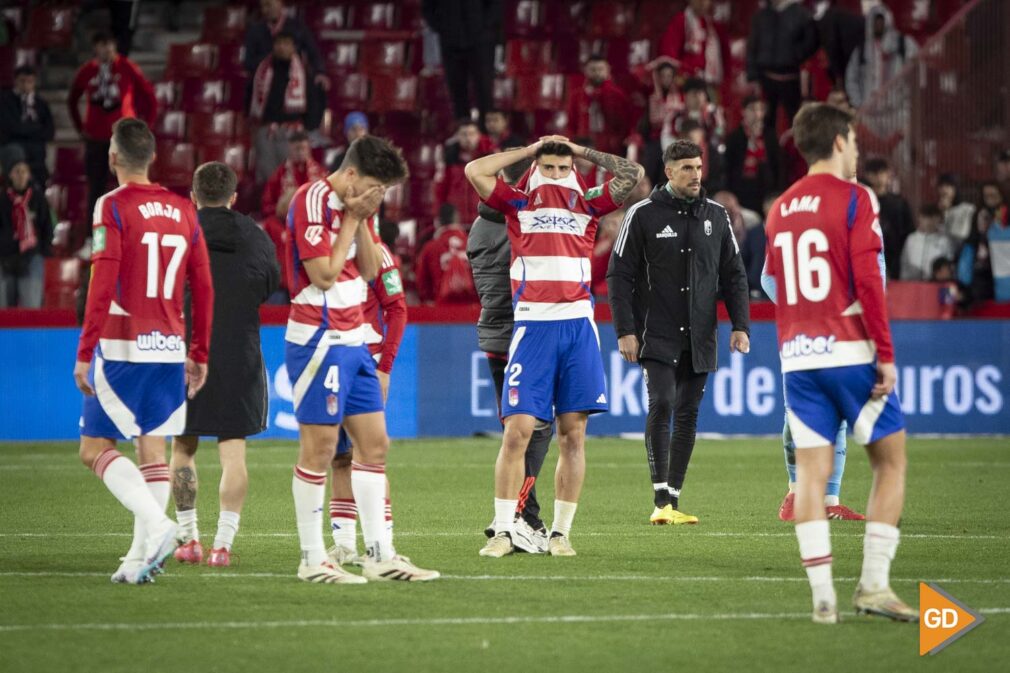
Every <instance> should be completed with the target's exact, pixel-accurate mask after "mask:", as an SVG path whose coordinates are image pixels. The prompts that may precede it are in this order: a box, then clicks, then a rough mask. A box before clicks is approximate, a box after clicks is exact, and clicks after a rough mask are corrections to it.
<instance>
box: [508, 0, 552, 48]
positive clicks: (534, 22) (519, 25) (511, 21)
mask: <svg viewBox="0 0 1010 673" xmlns="http://www.w3.org/2000/svg"><path fill="white" fill-rule="evenodd" d="M546 4H547V3H546V2H544V1H543V0H510V1H509V2H508V3H507V4H506V5H505V36H506V37H507V38H525V39H529V38H538V37H542V36H543V34H544V22H545V20H546V7H545V5H546Z"/></svg>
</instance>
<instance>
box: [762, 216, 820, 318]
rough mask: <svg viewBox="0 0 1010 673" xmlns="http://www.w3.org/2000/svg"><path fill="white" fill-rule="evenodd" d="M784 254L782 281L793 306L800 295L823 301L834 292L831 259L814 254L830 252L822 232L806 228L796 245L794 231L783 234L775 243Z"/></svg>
mask: <svg viewBox="0 0 1010 673" xmlns="http://www.w3.org/2000/svg"><path fill="white" fill-rule="evenodd" d="M773 245H774V246H775V247H776V248H778V249H779V250H780V251H781V255H782V280H783V281H784V282H785V286H786V303H787V304H789V305H790V306H792V305H793V304H795V303H796V302H797V300H798V297H797V292H796V290H797V287H798V288H799V294H802V295H803V298H804V299H806V300H807V301H809V302H819V301H824V300H825V299H826V298H827V296H828V294H830V293H831V267H830V266H829V265H828V260H826V259H825V258H824V257H818V256H817V255H816V254H815V253H818V252H821V253H823V252H827V251H828V237H827V236H825V235H824V232H823V231H821V230H820V229H807V230H806V231H804V232H803V233H802V234H800V237H799V239H798V240H797V241H796V245H795V246H794V245H793V232H791V231H783V232H780V233H778V234H777V235H776V236H775V241H774V244H773Z"/></svg>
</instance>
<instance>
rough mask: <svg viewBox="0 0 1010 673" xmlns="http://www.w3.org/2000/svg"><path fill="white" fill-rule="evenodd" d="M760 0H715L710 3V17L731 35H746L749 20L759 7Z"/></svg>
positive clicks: (748, 28)
mask: <svg viewBox="0 0 1010 673" xmlns="http://www.w3.org/2000/svg"><path fill="white" fill-rule="evenodd" d="M760 4H761V3H760V0H715V1H714V2H713V3H712V18H713V20H714V21H715V22H716V23H717V24H719V25H721V26H722V27H723V28H724V30H725V31H726V35H727V36H728V37H730V38H733V37H747V35H749V34H750V22H751V19H752V18H754V14H755V13H756V12H757V11H758V9H760Z"/></svg>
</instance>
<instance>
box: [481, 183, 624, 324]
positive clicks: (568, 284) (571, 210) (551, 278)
mask: <svg viewBox="0 0 1010 673" xmlns="http://www.w3.org/2000/svg"><path fill="white" fill-rule="evenodd" d="M486 203H487V205H488V206H490V207H491V208H494V209H495V210H497V211H500V212H502V213H504V214H505V217H506V219H507V222H508V236H509V243H510V244H511V246H512V265H511V269H510V273H509V275H510V277H511V279H512V308H513V310H514V311H515V319H516V320H571V319H574V318H590V319H591V318H592V317H593V295H592V290H591V285H592V277H593V274H592V263H591V258H592V254H593V246H594V244H595V242H596V229H597V227H598V226H599V222H598V220H597V218H598V217H600V216H603V215H606V214H607V213H610V212H613V211H615V210H617V209H618V208H619V207H620V206H619V205H618V204H617V203H615V202H614V200H613V199H612V198H611V196H610V183H604V184H603V185H601V186H599V187H594V188H592V189H590V190H587V191H583V189H582V186H581V184H580V182H579V181H578V179H577V178H576V176H574V175H569V176H568V178H566V179H564V180H550V179H547V178H544V177H542V176H541V175H540V174H539V172H538V171H537V169H536V167H535V166H534V167H533V169H532V172H531V174H530V180H529V183H528V192H524V191H522V190H520V189H518V188H517V187H512V186H510V185H509V184H508V183H506V182H505V181H503V180H501V179H499V180H498V183H497V184H496V185H495V188H494V191H493V192H492V193H491V195H490V196H489V197H488V198H487V199H486Z"/></svg>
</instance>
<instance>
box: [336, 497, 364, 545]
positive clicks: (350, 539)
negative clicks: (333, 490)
mask: <svg viewBox="0 0 1010 673" xmlns="http://www.w3.org/2000/svg"><path fill="white" fill-rule="evenodd" d="M330 528H331V529H332V532H333V544H334V545H336V546H337V547H346V548H347V549H357V548H358V506H357V505H355V504H354V500H353V499H351V500H347V499H345V498H332V499H331V500H330Z"/></svg>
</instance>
